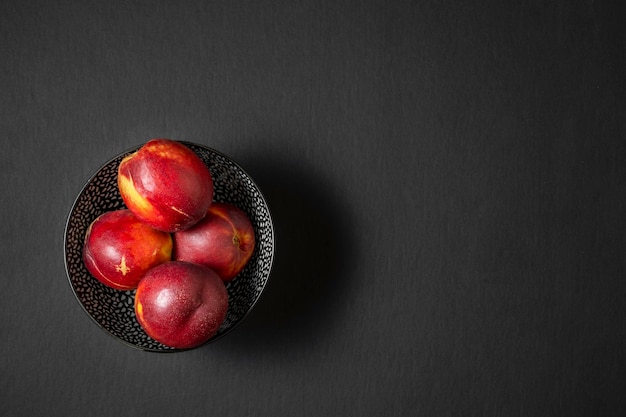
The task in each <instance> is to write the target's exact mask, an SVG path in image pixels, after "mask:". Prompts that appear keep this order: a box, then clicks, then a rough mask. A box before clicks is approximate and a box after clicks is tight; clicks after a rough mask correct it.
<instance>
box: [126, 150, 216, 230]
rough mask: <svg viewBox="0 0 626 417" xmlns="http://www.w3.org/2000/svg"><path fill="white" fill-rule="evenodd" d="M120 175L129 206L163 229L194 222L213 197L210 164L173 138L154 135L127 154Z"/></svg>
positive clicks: (183, 226) (138, 215)
mask: <svg viewBox="0 0 626 417" xmlns="http://www.w3.org/2000/svg"><path fill="white" fill-rule="evenodd" d="M117 179H118V188H119V191H120V194H121V196H122V199H123V200H124V203H125V204H126V206H127V207H128V208H129V209H130V210H131V211H132V212H133V213H134V214H135V215H136V216H137V217H138V218H139V219H140V220H142V221H143V222H145V223H147V224H149V225H150V226H152V227H154V228H155V229H158V230H162V231H164V232H175V231H178V230H183V229H186V228H188V227H190V226H192V225H193V224H195V223H196V222H198V221H199V220H200V219H201V218H202V217H204V215H205V214H206V212H207V209H208V208H209V206H210V205H211V203H212V201H213V178H212V176H211V172H210V170H209V168H208V167H207V166H206V165H205V164H204V162H202V160H201V159H200V157H199V156H198V155H196V154H195V153H194V152H193V151H192V150H191V149H190V148H188V147H187V146H185V145H184V144H182V143H180V142H177V141H174V140H171V139H152V140H150V141H148V142H147V143H146V144H144V145H143V146H142V147H141V148H139V150H138V151H136V152H134V153H132V154H130V155H128V156H126V157H125V158H124V159H123V160H122V162H121V163H120V166H119V168H118V177H117Z"/></svg>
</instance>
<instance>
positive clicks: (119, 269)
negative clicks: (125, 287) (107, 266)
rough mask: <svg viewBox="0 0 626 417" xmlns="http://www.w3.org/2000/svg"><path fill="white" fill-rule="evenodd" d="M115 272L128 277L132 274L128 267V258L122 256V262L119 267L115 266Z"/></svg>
mask: <svg viewBox="0 0 626 417" xmlns="http://www.w3.org/2000/svg"><path fill="white" fill-rule="evenodd" d="M115 270H116V271H117V272H121V273H122V275H126V274H128V273H129V272H130V268H129V267H128V266H127V265H126V257H125V256H122V261H121V262H120V264H119V265H115Z"/></svg>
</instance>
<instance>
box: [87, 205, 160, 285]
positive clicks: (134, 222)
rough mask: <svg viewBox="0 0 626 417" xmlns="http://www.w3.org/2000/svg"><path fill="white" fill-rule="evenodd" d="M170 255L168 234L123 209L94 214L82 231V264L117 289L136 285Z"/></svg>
mask: <svg viewBox="0 0 626 417" xmlns="http://www.w3.org/2000/svg"><path fill="white" fill-rule="evenodd" d="M171 256H172V237H171V235H170V234H169V233H165V232H161V231H158V230H156V229H153V228H152V227H150V226H148V225H147V224H145V223H143V222H141V221H140V220H138V219H137V218H136V217H135V216H134V215H133V213H132V212H131V211H130V210H127V209H121V210H114V211H109V212H106V213H104V214H102V215H100V216H98V217H97V218H96V219H95V220H94V221H93V222H92V223H91V224H90V225H89V228H88V229H87V232H86V234H85V243H84V246H83V261H84V263H85V267H86V268H87V270H88V271H89V273H91V275H93V276H94V277H95V278H97V279H98V280H99V281H100V282H102V283H103V284H105V285H107V286H109V287H112V288H115V289H118V290H130V289H134V288H136V287H137V284H138V283H139V280H140V279H141V278H142V277H143V275H144V274H145V273H146V272H147V271H148V270H149V269H150V268H152V267H154V266H156V265H159V264H161V263H163V262H166V261H169V260H170V259H171Z"/></svg>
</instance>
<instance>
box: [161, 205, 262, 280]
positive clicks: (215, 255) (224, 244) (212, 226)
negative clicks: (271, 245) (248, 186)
mask: <svg viewBox="0 0 626 417" xmlns="http://www.w3.org/2000/svg"><path fill="white" fill-rule="evenodd" d="M254 246H255V237H254V228H253V226H252V222H251V221H250V219H249V218H248V216H247V215H246V214H245V213H244V212H243V210H241V209H240V208H238V207H236V206H234V205H232V204H228V203H219V202H215V203H213V204H212V205H211V207H210V208H209V211H208V213H207V215H206V216H205V217H204V218H203V219H202V220H201V221H200V222H198V223H197V224H196V225H195V226H193V227H191V228H189V229H187V230H183V231H180V232H177V233H174V254H173V259H174V260H177V261H186V262H194V263H198V264H201V265H205V266H207V267H209V268H211V269H213V270H214V271H215V272H217V274H218V275H219V276H220V277H221V278H222V280H224V281H230V280H231V279H233V278H234V277H235V276H236V275H237V274H239V272H241V270H242V269H243V268H244V267H245V266H246V264H247V263H248V261H249V260H250V257H251V256H252V253H253V252H254Z"/></svg>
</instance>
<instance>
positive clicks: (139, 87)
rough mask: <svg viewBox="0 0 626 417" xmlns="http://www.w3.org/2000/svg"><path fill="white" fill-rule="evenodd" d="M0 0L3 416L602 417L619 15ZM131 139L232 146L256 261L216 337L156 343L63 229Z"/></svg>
mask: <svg viewBox="0 0 626 417" xmlns="http://www.w3.org/2000/svg"><path fill="white" fill-rule="evenodd" d="M473 3H476V4H472V2H462V1H458V0H456V1H451V0H450V1H419V2H408V1H396V2H392V1H371V0H364V1H358V2H357V1H346V2H331V1H273V2H269V1H267V2H263V1H244V2H242V1H233V2H207V1H182V2H181V1H159V2H147V1H134V2H127V1H117V0H113V1H107V2H102V1H93V0H87V1H69V0H68V1H56V2H50V1H30V2H20V1H16V0H9V1H4V2H2V3H1V4H0V92H1V97H2V99H1V100H0V131H1V132H2V133H1V134H2V145H3V149H2V152H0V186H1V187H2V188H1V189H2V192H3V196H2V205H1V207H2V212H1V214H2V222H1V223H0V236H2V239H1V240H0V253H1V254H2V269H3V271H2V279H1V280H0V313H1V316H0V335H1V338H0V415H2V416H36V415H50V416H55V415H72V416H74V415H77V416H78V415H90V416H94V417H100V416H121V415H129V416H130V415H142V416H170V415H177V416H200V415H202V416H205V415H214V416H222V417H225V416H384V415H409V414H411V415H423V416H457V415H462V416H470V415H476V416H537V415H567V416H578V415H580V416H588V415H624V412H625V411H626V400H625V398H626V397H625V396H624V395H623V394H624V392H623V387H624V386H625V385H626V377H625V375H626V366H625V364H626V361H625V359H626V357H625V356H626V326H625V324H626V320H625V317H626V303H625V301H624V300H625V297H624V296H625V293H626V279H625V272H626V261H625V259H626V257H625V256H624V255H625V254H626V233H625V232H626V221H625V218H626V216H625V213H626V194H625V186H626V164H625V163H624V160H625V156H626V140H625V139H626V137H625V135H626V117H625V116H626V102H625V98H626V96H625V93H626V91H625V87H626V86H625V83H624V68H625V64H626V36H625V32H624V30H623V29H622V27H623V26H624V25H623V23H624V18H625V17H626V10H625V9H624V6H611V5H609V3H607V2H593V1H552V2H540V1H520V2H514V3H513V4H509V2H500V1H484V2H473ZM152 137H169V138H173V139H178V140H185V141H190V142H196V143H201V144H204V145H207V146H209V147H212V148H215V149H218V150H220V151H221V152H223V153H225V154H226V155H229V156H230V157H231V158H233V159H234V160H236V161H238V162H239V163H240V165H242V166H243V167H244V169H246V171H248V172H249V173H250V174H251V175H252V177H253V178H255V180H256V181H257V183H258V184H259V186H260V187H261V189H262V190H263V191H264V193H265V194H266V197H267V200H268V203H269V204H270V207H271V209H272V214H273V217H274V219H275V222H276V237H277V254H276V263H275V268H274V271H273V274H272V278H271V279H270V284H269V287H268V288H267V292H266V293H265V294H264V296H263V298H262V300H261V301H260V303H259V305H258V306H257V308H256V309H255V310H254V313H253V314H252V315H251V316H250V317H249V318H248V319H246V321H245V322H244V323H243V324H241V326H239V327H238V328H237V329H236V330H235V331H234V332H233V333H231V334H230V335H228V337H226V338H224V339H221V340H219V341H218V342H216V343H214V344H211V345H209V346H206V347H204V348H202V349H198V350H193V351H190V352H184V353H177V354H154V353H147V352H142V351H139V350H134V349H131V348H129V347H127V346H125V345H123V344H121V343H119V342H118V341H117V340H115V339H113V338H111V337H109V336H108V335H107V334H105V333H104V332H103V331H102V330H100V329H99V328H98V327H97V326H95V325H94V323H93V322H92V321H91V320H90V319H89V318H88V317H87V316H86V315H85V314H84V313H83V311H82V310H81V307H80V306H79V304H78V302H77V301H76V300H75V299H74V296H73V294H72V292H71V289H70V287H69V285H68V282H67V278H66V276H65V270H64V264H63V230H64V226H65V222H66V220H67V215H68V213H69V210H70V208H71V205H72V202H73V200H74V198H75V197H76V196H77V195H78V193H79V191H80V189H81V187H82V186H83V184H84V183H85V182H86V181H87V179H88V178H89V177H90V176H91V175H92V174H93V173H94V172H95V171H96V170H97V169H98V168H99V167H100V166H101V165H102V164H104V163H105V162H106V161H107V160H109V159H110V158H111V157H113V156H115V155H117V154H119V153H120V152H122V151H124V150H127V149H129V148H131V147H133V146H136V145H137V144H140V143H143V142H145V141H146V140H148V139H150V138H152Z"/></svg>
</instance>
